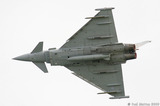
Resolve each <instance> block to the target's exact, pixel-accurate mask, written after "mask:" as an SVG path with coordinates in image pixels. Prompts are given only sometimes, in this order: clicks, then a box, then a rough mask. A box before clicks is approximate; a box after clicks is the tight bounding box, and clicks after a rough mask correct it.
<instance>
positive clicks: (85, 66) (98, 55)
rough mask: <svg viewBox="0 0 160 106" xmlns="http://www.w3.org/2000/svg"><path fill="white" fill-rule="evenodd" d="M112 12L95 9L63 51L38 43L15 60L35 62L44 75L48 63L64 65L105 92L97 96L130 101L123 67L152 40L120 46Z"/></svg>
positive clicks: (108, 9)
mask: <svg viewBox="0 0 160 106" xmlns="http://www.w3.org/2000/svg"><path fill="white" fill-rule="evenodd" d="M112 9H114V8H100V9H95V10H96V11H98V13H97V14H96V15H95V16H93V17H87V18H86V19H89V21H88V22H87V23H86V24H85V25H84V26H83V27H82V28H80V29H79V30H78V31H77V32H76V33H75V34H74V35H73V36H72V37H70V38H69V39H68V40H67V42H66V43H65V44H64V45H63V46H62V47H61V48H59V49H54V48H52V49H48V50H46V51H43V42H39V43H38V45H37V46H36V47H35V48H34V49H33V51H32V52H31V53H29V54H25V55H21V56H18V57H15V58H13V59H15V60H21V61H29V62H33V63H34V64H35V65H36V66H37V67H38V68H40V69H41V70H42V71H43V72H44V73H48V70H47V68H46V65H45V63H50V64H51V66H57V65H60V66H64V67H66V68H68V69H69V70H71V71H72V72H73V74H74V75H75V76H77V77H79V78H81V79H82V80H84V81H86V82H88V83H89V84H91V85H93V86H95V87H97V88H99V89H101V90H102V91H103V92H101V93H98V94H106V93H107V94H109V95H111V96H112V97H110V99H120V98H129V96H126V95H125V91H124V84H123V76H122V67H121V64H123V63H126V61H127V60H132V59H136V58H137V54H136V50H137V49H139V47H140V46H142V45H144V44H146V43H148V42H150V41H144V42H141V43H137V44H123V43H118V39H117V34H116V29H115V24H114V19H113V15H112Z"/></svg>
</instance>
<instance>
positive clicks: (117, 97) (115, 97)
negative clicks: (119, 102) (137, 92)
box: [109, 96, 129, 99]
mask: <svg viewBox="0 0 160 106" xmlns="http://www.w3.org/2000/svg"><path fill="white" fill-rule="evenodd" d="M122 98H129V96H114V97H110V98H109V99H122Z"/></svg>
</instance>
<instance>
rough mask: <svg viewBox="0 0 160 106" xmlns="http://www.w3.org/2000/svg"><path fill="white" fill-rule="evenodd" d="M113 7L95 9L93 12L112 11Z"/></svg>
mask: <svg viewBox="0 0 160 106" xmlns="http://www.w3.org/2000/svg"><path fill="white" fill-rule="evenodd" d="M112 9H114V7H105V8H97V9H95V11H104V10H112Z"/></svg>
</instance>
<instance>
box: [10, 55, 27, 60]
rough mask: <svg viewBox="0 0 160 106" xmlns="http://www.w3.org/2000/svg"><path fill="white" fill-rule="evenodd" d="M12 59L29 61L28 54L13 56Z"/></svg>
mask: <svg viewBox="0 0 160 106" xmlns="http://www.w3.org/2000/svg"><path fill="white" fill-rule="evenodd" d="M13 59H14V60H20V61H30V57H29V54H25V55H21V56H18V57H15V58H13Z"/></svg>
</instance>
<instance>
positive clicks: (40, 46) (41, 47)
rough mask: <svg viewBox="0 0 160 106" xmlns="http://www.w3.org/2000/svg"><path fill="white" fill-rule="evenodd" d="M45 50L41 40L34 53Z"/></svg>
mask: <svg viewBox="0 0 160 106" xmlns="http://www.w3.org/2000/svg"><path fill="white" fill-rule="evenodd" d="M42 50H43V42H39V43H38V44H37V46H36V47H35V48H34V49H33V51H32V52H31V54H32V53H37V52H41V51H42Z"/></svg>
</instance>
